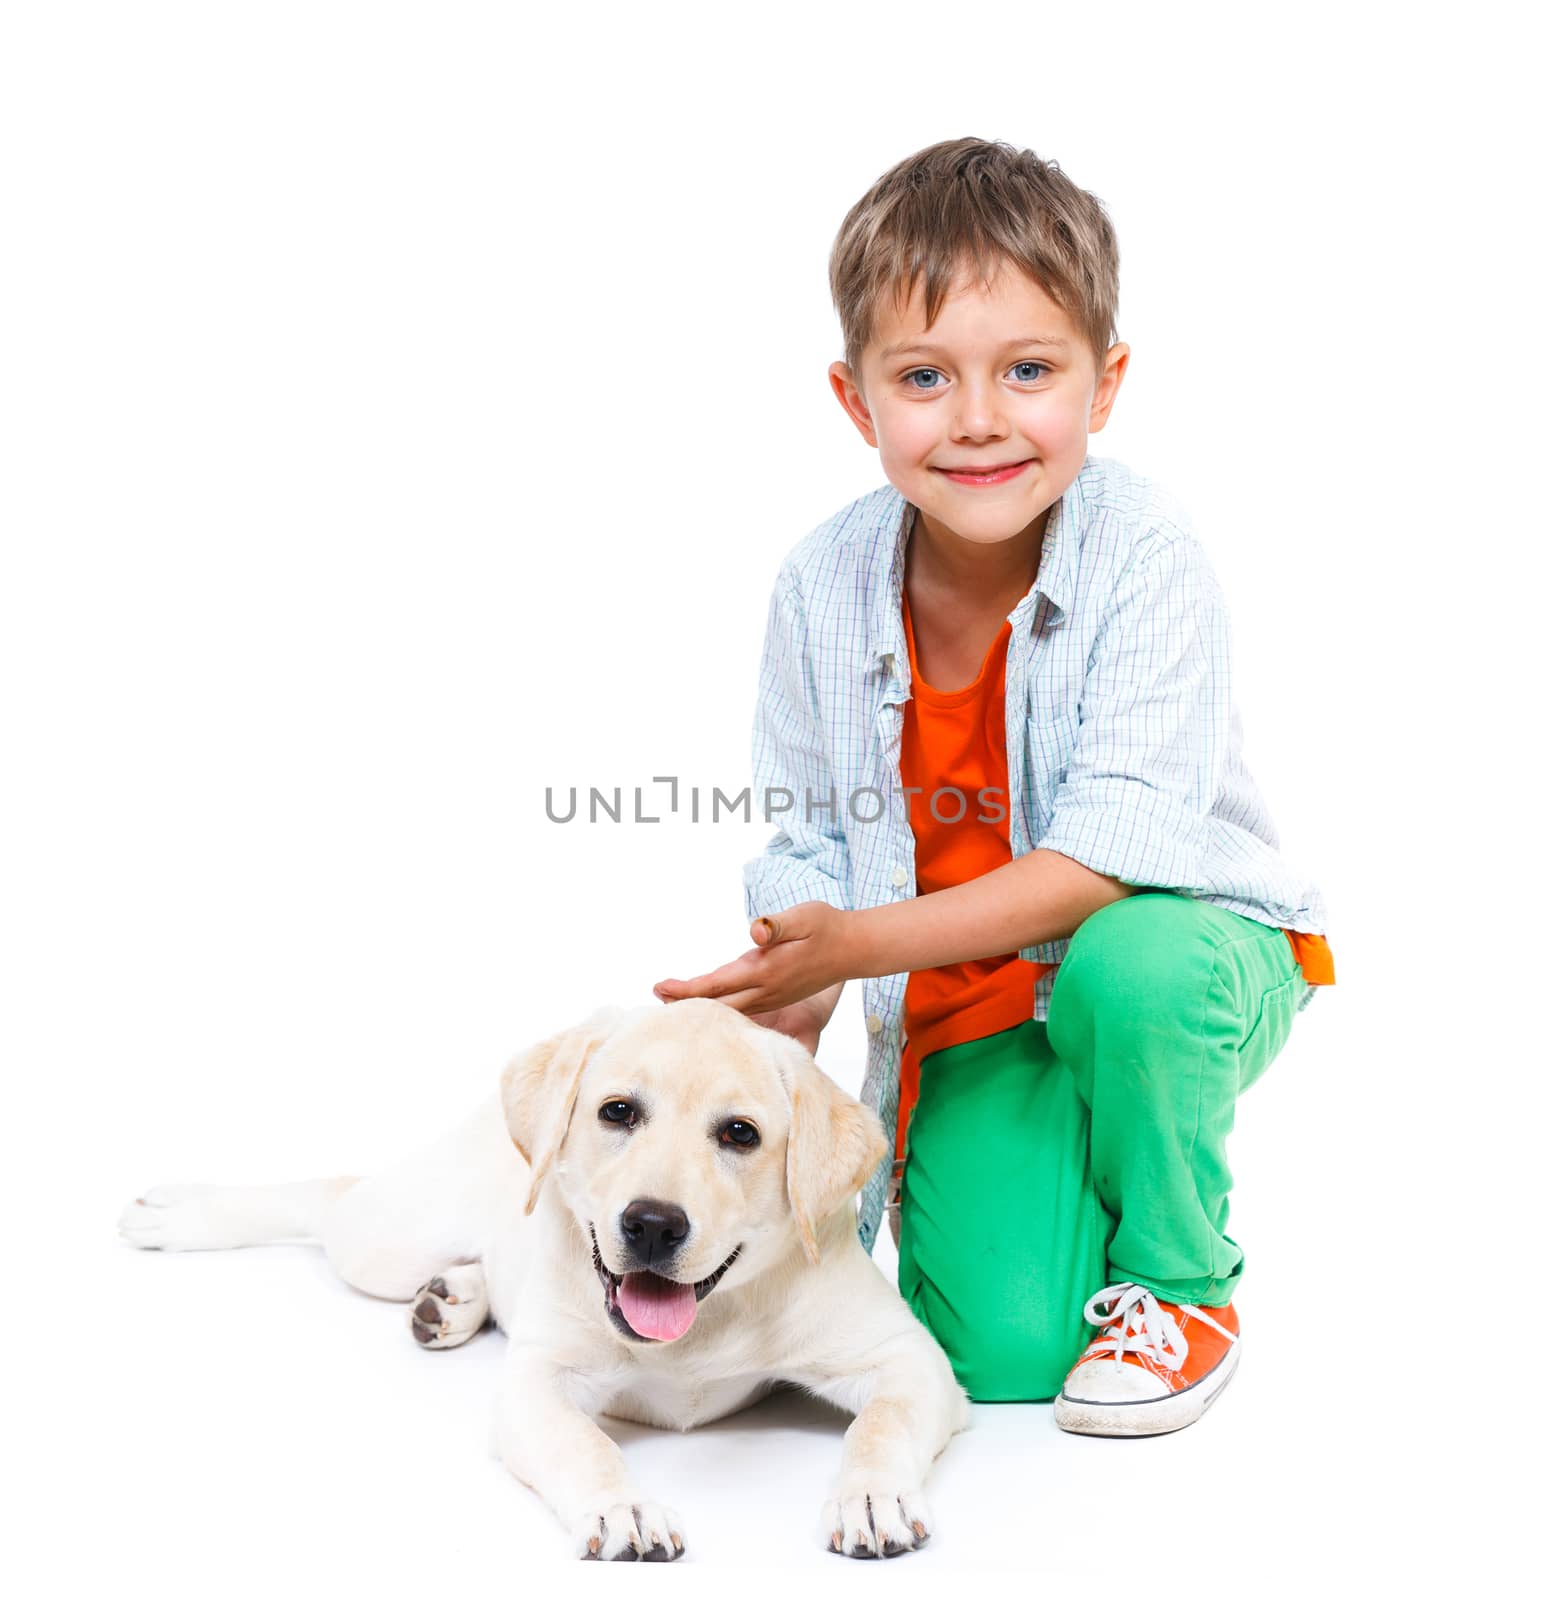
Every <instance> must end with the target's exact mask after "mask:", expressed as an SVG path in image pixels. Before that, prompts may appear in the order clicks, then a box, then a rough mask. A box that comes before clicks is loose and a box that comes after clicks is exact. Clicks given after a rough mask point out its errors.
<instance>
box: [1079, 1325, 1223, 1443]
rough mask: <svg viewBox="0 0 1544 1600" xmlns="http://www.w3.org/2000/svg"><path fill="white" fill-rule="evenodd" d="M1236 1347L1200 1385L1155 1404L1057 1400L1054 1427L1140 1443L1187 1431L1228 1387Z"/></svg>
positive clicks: (1157, 1400) (1146, 1401) (1144, 1401)
mask: <svg viewBox="0 0 1544 1600" xmlns="http://www.w3.org/2000/svg"><path fill="white" fill-rule="evenodd" d="M1238 1351H1239V1347H1238V1344H1237V1343H1234V1344H1231V1345H1229V1347H1228V1353H1227V1354H1226V1355H1225V1356H1224V1357H1223V1358H1222V1360H1221V1361H1219V1362H1218V1363H1217V1365H1216V1366H1215V1367H1213V1368H1212V1370H1211V1371H1210V1372H1208V1373H1207V1375H1206V1376H1205V1377H1204V1378H1202V1379H1201V1380H1200V1381H1199V1382H1197V1383H1193V1384H1191V1385H1190V1387H1189V1388H1188V1389H1181V1390H1180V1392H1179V1393H1178V1394H1166V1395H1160V1396H1159V1397H1158V1398H1157V1399H1154V1400H1069V1399H1068V1398H1067V1393H1066V1391H1065V1390H1063V1391H1062V1392H1061V1393H1060V1394H1059V1395H1057V1397H1056V1404H1055V1408H1054V1415H1055V1417H1056V1425H1057V1427H1059V1428H1064V1429H1066V1431H1067V1432H1068V1433H1096V1434H1101V1435H1103V1436H1104V1437H1106V1438H1111V1439H1139V1438H1141V1437H1142V1436H1143V1435H1145V1434H1151V1433H1173V1432H1175V1431H1176V1430H1177V1429H1179V1428H1188V1427H1189V1426H1190V1424H1191V1423H1192V1422H1194V1421H1195V1420H1196V1419H1197V1418H1198V1417H1199V1416H1200V1415H1201V1413H1202V1412H1203V1411H1205V1410H1206V1408H1207V1407H1208V1406H1209V1405H1210V1404H1211V1403H1212V1401H1214V1400H1215V1399H1216V1398H1217V1396H1218V1395H1220V1394H1221V1393H1222V1391H1223V1390H1224V1389H1226V1388H1227V1386H1228V1380H1229V1379H1230V1378H1231V1377H1232V1376H1233V1374H1234V1373H1235V1372H1236V1371H1237V1370H1238Z"/></svg>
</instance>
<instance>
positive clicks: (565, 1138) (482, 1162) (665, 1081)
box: [119, 1000, 969, 1560]
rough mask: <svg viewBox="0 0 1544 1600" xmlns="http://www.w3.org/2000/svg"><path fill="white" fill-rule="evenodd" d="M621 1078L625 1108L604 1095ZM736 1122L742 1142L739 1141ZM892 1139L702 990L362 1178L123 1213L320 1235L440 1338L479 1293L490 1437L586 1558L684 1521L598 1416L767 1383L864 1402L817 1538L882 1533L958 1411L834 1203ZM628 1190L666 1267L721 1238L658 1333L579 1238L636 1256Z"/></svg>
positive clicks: (799, 1056) (649, 1555)
mask: <svg viewBox="0 0 1544 1600" xmlns="http://www.w3.org/2000/svg"><path fill="white" fill-rule="evenodd" d="M618 1100H621V1101H626V1102H628V1103H629V1104H630V1105H631V1106H632V1107H633V1108H634V1110H635V1112H636V1116H635V1117H634V1119H633V1122H632V1125H631V1126H620V1125H618V1123H616V1122H614V1121H607V1120H605V1119H604V1118H602V1116H601V1115H600V1112H601V1108H602V1107H603V1106H605V1105H607V1104H608V1103H610V1102H614V1101H618ZM732 1122H741V1123H749V1124H750V1125H751V1126H752V1127H754V1128H755V1130H756V1131H757V1133H758V1134H759V1142H758V1143H757V1144H756V1145H755V1146H754V1147H752V1148H742V1147H740V1146H739V1145H738V1144H736V1143H734V1142H732V1140H731V1139H730V1138H728V1137H727V1136H726V1133H725V1130H726V1129H727V1127H728V1125H729V1124H730V1123H732ZM741 1136H742V1137H743V1132H742V1135H741ZM886 1150H887V1147H886V1141H885V1138H884V1135H883V1132H882V1131H881V1129H880V1126H879V1121H878V1119H877V1118H876V1117H875V1115H874V1113H873V1112H872V1111H870V1110H869V1109H868V1108H867V1107H866V1106H864V1105H861V1104H860V1103H859V1102H858V1101H856V1100H854V1099H853V1098H852V1096H851V1095H848V1094H845V1093H844V1092H843V1091H842V1090H841V1089H840V1088H839V1087H838V1086H837V1085H836V1084H835V1083H833V1082H832V1081H831V1079H830V1078H828V1077H827V1076H826V1075H825V1074H824V1073H823V1072H821V1071H820V1069H819V1068H818V1067H817V1066H816V1065H815V1062H814V1059H813V1058H812V1057H811V1056H810V1054H809V1052H808V1051H807V1050H806V1049H805V1048H804V1047H803V1046H802V1045H800V1044H799V1043H798V1042H797V1041H795V1040H793V1039H790V1038H787V1037H786V1036H784V1035H782V1034H778V1033H775V1032H773V1031H771V1030H770V1029H767V1028H763V1027H761V1026H760V1025H759V1024H757V1023H755V1022H753V1021H751V1020H750V1019H749V1018H747V1017H744V1016H742V1015H741V1014H740V1013H739V1012H737V1011H735V1010H734V1009H733V1008H732V1007H729V1006H726V1005H722V1004H720V1003H719V1002H718V1001H714V1000H680V1001H676V1002H674V1003H673V1004H671V1005H667V1006H656V1007H643V1008H636V1009H631V1010H624V1009H623V1008H620V1007H614V1006H613V1007H606V1008H604V1009H603V1010H601V1011H598V1012H596V1013H595V1014H594V1015H593V1016H591V1017H589V1018H588V1019H587V1020H586V1021H585V1022H583V1023H581V1024H579V1025H578V1026H577V1027H574V1028H570V1029H567V1030H565V1031H564V1032H562V1033H560V1034H558V1035H556V1036H555V1037H553V1038H550V1039H547V1040H545V1041H543V1042H542V1043H540V1044H537V1045H535V1046H533V1047H531V1048H530V1049H528V1050H525V1051H523V1052H522V1053H521V1054H519V1055H518V1056H516V1057H515V1059H514V1060H513V1061H512V1062H511V1063H510V1064H509V1066H508V1067H507V1068H506V1069H505V1071H504V1074H503V1078H502V1081H501V1093H500V1096H499V1097H497V1098H495V1097H490V1098H489V1100H488V1101H487V1102H486V1103H485V1104H483V1105H482V1106H480V1107H479V1108H478V1110H477V1111H476V1112H475V1113H474V1114H473V1115H472V1116H471V1117H469V1118H468V1119H467V1120H466V1121H465V1122H464V1123H463V1124H462V1125H461V1126H460V1127H458V1128H457V1129H455V1130H454V1131H453V1132H452V1133H451V1134H449V1135H448V1136H447V1137H445V1138H444V1139H441V1140H440V1141H438V1142H437V1143H435V1144H433V1145H431V1146H430V1147H429V1148H428V1149H426V1150H424V1151H422V1152H421V1153H420V1154H418V1155H416V1156H414V1157H412V1158H411V1159H409V1160H407V1161H404V1162H401V1163H399V1164H398V1165H396V1166H394V1167H392V1168H390V1169H388V1170H386V1171H384V1172H382V1173H380V1174H378V1175H376V1176H374V1177H369V1178H334V1179H324V1180H319V1181H316V1182H311V1183H300V1184H282V1185H273V1186H268V1187H259V1188H210V1187H205V1186H200V1187H194V1188H188V1187H181V1188H164V1189H156V1190H151V1191H149V1192H148V1193H147V1194H146V1195H145V1196H144V1197H143V1198H142V1199H140V1200H136V1201H134V1202H132V1203H131V1204H130V1205H129V1206H128V1207H126V1208H125V1210H124V1213H123V1216H122V1218H121V1219H120V1224H119V1226H120V1230H121V1232H122V1233H123V1235H124V1237H125V1238H127V1239H128V1240H129V1241H130V1242H131V1243H133V1244H136V1245H139V1246H141V1247H145V1248H160V1249H222V1248H228V1247H230V1246H233V1245H246V1244H259V1243H266V1242H273V1241H279V1240H285V1239H297V1238H319V1239H320V1240H321V1242H322V1244H323V1246H324V1248H325V1249H326V1252H327V1255H328V1258H329V1259H330V1260H331V1262H332V1264H333V1265H334V1266H335V1267H336V1268H337V1270H338V1272H339V1273H340V1274H341V1275H342V1277H343V1278H344V1279H345V1280H346V1281H347V1282H349V1283H351V1284H353V1285H354V1286H355V1287H356V1288H358V1289H362V1290H363V1291H365V1292H366V1293H367V1294H372V1295H377V1296H380V1297H383V1298H385V1299H389V1300H413V1301H414V1302H415V1308H414V1312H413V1316H414V1317H415V1319H416V1326H415V1332H416V1334H417V1336H418V1338H419V1339H420V1340H421V1341H424V1340H427V1341H428V1342H430V1343H432V1344H434V1345H438V1346H450V1345H454V1344H457V1343H461V1342H463V1341H464V1340H465V1339H467V1338H470V1337H471V1335H472V1334H473V1333H474V1332H476V1330H477V1328H478V1326H479V1325H480V1324H481V1323H482V1321H483V1320H484V1318H485V1317H486V1316H488V1315H491V1316H492V1317H493V1318H494V1320H495V1321H496V1322H497V1323H498V1324H499V1325H500V1326H501V1327H502V1328H503V1329H504V1330H505V1332H506V1333H507V1334H508V1336H509V1349H508V1356H507V1366H506V1369H505V1373H504V1377H503V1381H502V1383H501V1386H500V1390H499V1394H498V1399H497V1403H496V1410H495V1419H494V1437H495V1441H496V1446H497V1449H498V1451H499V1453H500V1454H501V1455H502V1457H503V1460H504V1462H505V1463H506V1465H507V1466H508V1467H509V1469H510V1471H511V1472H513V1473H514V1474H515V1476H516V1477H517V1478H519V1479H520V1480H521V1481H522V1482H524V1483H526V1484H529V1485H530V1486H531V1487H532V1488H533V1489H535V1490H536V1491H537V1493H538V1494H540V1495H541V1496H542V1498H543V1499H544V1500H546V1502H547V1504H548V1505H549V1506H550V1507H551V1508H552V1510H553V1511H554V1512H555V1513H556V1514H557V1516H558V1517H559V1518H560V1520H561V1521H562V1522H563V1524H564V1525H565V1527H566V1528H567V1529H568V1530H569V1532H570V1534H571V1535H572V1536H573V1538H574V1540H575V1544H576V1549H577V1553H578V1554H580V1555H582V1556H585V1557H599V1558H600V1559H606V1560H609V1559H638V1558H639V1557H642V1558H643V1559H645V1560H671V1559H674V1557H675V1556H676V1555H678V1554H679V1553H680V1551H681V1550H682V1549H683V1548H684V1543H685V1540H684V1536H683V1534H682V1531H681V1519H680V1517H679V1516H678V1515H677V1514H676V1512H675V1511H673V1510H672V1509H671V1508H670V1507H668V1506H664V1505H661V1504H659V1503H658V1502H655V1501H651V1500H648V1499H646V1498H645V1497H644V1495H643V1494H642V1493H641V1492H640V1491H639V1490H638V1489H637V1488H636V1487H635V1485H634V1484H633V1482H632V1479H631V1477H630V1475H629V1473H628V1470H627V1466H626V1463H625V1462H624V1460H623V1457H622V1453H621V1451H620V1450H619V1449H618V1447H617V1445H616V1444H615V1443H614V1442H613V1440H612V1439H610V1438H609V1437H608V1436H607V1434H605V1433H604V1432H603V1431H602V1430H601V1429H600V1427H598V1426H597V1424H596V1423H595V1421H594V1420H593V1418H594V1417H595V1415H596V1414H598V1413H601V1412H605V1413H608V1414H609V1415H611V1416H615V1417H624V1418H628V1419H631V1420H634V1421H638V1422H645V1423H651V1424H654V1425H655V1426H658V1427H667V1428H682V1429H685V1428H691V1427H694V1426H695V1425H697V1424H699V1423H703V1422H708V1421H711V1420H712V1419H713V1418H715V1417H722V1416H726V1415H727V1414H729V1413H730V1412H733V1411H737V1410H739V1409H741V1408H742V1407H744V1406H746V1405H749V1404H751V1403H752V1402H753V1401H754V1400H756V1399H758V1398H760V1397H761V1396H762V1395H763V1394H764V1393H766V1391H767V1390H768V1389H769V1388H770V1387H771V1386H772V1384H773V1383H775V1382H778V1381H784V1382H789V1383H793V1384H797V1385H800V1386H802V1387H804V1388H806V1389H808V1390H810V1391H811V1392H812V1393H814V1394H817V1395H820V1396H822V1397H823V1398H825V1399H826V1400H829V1401H832V1402H833V1403H835V1404H836V1405H838V1406H840V1407H841V1408H843V1409H844V1410H848V1411H852V1412H855V1413H856V1418H855V1420H854V1422H853V1423H852V1425H851V1427H850V1428H849V1429H848V1430H847V1434H846V1437H845V1441H844V1446H843V1452H842V1462H841V1468H840V1471H839V1472H838V1475H837V1478H836V1481H835V1484H834V1486H833V1488H832V1490H831V1493H830V1496H829V1497H828V1499H827V1500H826V1502H825V1504H824V1506H823V1507H822V1509H821V1514H820V1522H819V1537H820V1539H821V1541H822V1542H823V1543H824V1544H826V1545H827V1546H828V1547H829V1548H831V1549H834V1550H840V1551H842V1552H843V1553H845V1554H847V1555H854V1556H873V1555H894V1554H899V1553H901V1552H903V1551H906V1550H910V1549H914V1548H915V1547H916V1546H917V1545H919V1544H920V1543H921V1542H922V1541H923V1540H924V1539H926V1538H927V1537H928V1536H929V1534H930V1533H931V1531H932V1528H933V1519H932V1515H931V1512H930V1511H929V1509H928V1507H927V1503H926V1501H925V1499H924V1497H923V1493H922V1483H923V1479H924V1477H925V1476H926V1474H927V1470H928V1467H929V1465H930V1463H931V1462H932V1460H933V1459H934V1457H935V1456H937V1454H938V1453H939V1452H940V1451H941V1450H942V1449H943V1448H944V1446H945V1445H946V1444H947V1443H948V1441H949V1439H950V1438H951V1437H952V1435H953V1434H954V1433H956V1432H957V1431H958V1430H959V1429H961V1428H963V1427H965V1426H966V1425H967V1419H968V1414H969V1406H968V1402H967V1399H966V1396H965V1393H964V1391H963V1390H962V1389H961V1388H960V1386H959V1384H958V1383H957V1382H956V1381H955V1378H954V1374H953V1372H952V1370H951V1369H950V1366H949V1361H948V1358H947V1357H946V1355H945V1354H944V1352H943V1350H942V1349H941V1348H940V1347H939V1345H938V1344H937V1342H936V1341H935V1340H934V1339H933V1337H932V1336H931V1334H929V1333H928V1331H927V1330H926V1329H925V1328H924V1327H923V1325H922V1323H921V1322H920V1321H918V1319H917V1318H916V1317H915V1316H914V1315H913V1313H912V1312H911V1310H910V1308H909V1307H908V1306H907V1305H906V1303H905V1302H904V1301H903V1300H902V1299H901V1297H900V1295H899V1294H897V1292H896V1290H895V1288H894V1286H893V1285H892V1284H891V1283H890V1282H889V1281H888V1280H887V1279H886V1278H885V1277H884V1275H883V1274H882V1273H881V1272H880V1270H879V1268H878V1267H877V1266H876V1265H875V1263H874V1262H873V1261H872V1260H871V1259H870V1258H869V1256H868V1255H867V1253H866V1252H865V1251H864V1249H863V1246H862V1244H861V1243H860V1242H859V1240H858V1235H857V1225H856V1218H855V1215H854V1211H853V1207H852V1206H851V1204H850V1201H851V1198H852V1196H853V1194H854V1193H855V1192H856V1191H857V1189H858V1188H859V1187H861V1185H862V1184H863V1182H864V1181H865V1179H866V1178H867V1177H868V1175H869V1174H870V1173H871V1172H872V1171H873V1169H874V1167H875V1165H876V1164H877V1163H878V1161H880V1160H881V1159H883V1157H884V1155H885V1154H886ZM639 1199H649V1200H653V1201H656V1202H658V1201H663V1202H666V1203H668V1204H672V1205H675V1206H679V1207H680V1208H681V1210H682V1211H683V1212H684V1213H685V1215H686V1218H687V1219H689V1223H690V1229H689V1232H688V1234H687V1236H686V1237H685V1239H684V1240H683V1241H682V1244H681V1247H680V1251H679V1255H678V1256H676V1255H672V1257H671V1259H670V1261H669V1264H668V1268H667V1271H668V1275H669V1276H671V1277H673V1278H675V1279H677V1280H678V1281H682V1282H693V1283H699V1282H700V1281H701V1280H702V1279H704V1278H707V1277H708V1276H709V1275H710V1274H712V1273H713V1272H714V1271H715V1270H716V1269H717V1268H718V1267H719V1266H720V1265H721V1264H722V1263H724V1262H725V1261H726V1260H727V1259H728V1258H729V1257H730V1256H731V1255H732V1254H733V1260H732V1262H731V1264H730V1265H729V1267H728V1269H727V1271H726V1272H725V1273H724V1275H723V1276H722V1278H721V1279H720V1280H719V1281H718V1283H717V1284H716V1286H715V1287H714V1288H713V1289H712V1290H711V1291H710V1292H709V1293H708V1294H707V1295H706V1297H705V1298H703V1299H702V1300H700V1301H699V1302H698V1304H697V1314H696V1318H695V1321H694V1322H693V1324H692V1326H691V1327H690V1328H689V1329H688V1330H687V1331H686V1333H685V1334H683V1335H682V1336H681V1337H680V1338H678V1339H675V1340H673V1341H669V1342H649V1341H642V1340H639V1339H637V1338H635V1337H632V1336H630V1335H629V1334H628V1333H627V1332H626V1330H625V1329H623V1328H619V1327H618V1326H617V1325H616V1323H615V1322H614V1320H613V1318H612V1316H611V1314H610V1313H608V1311H607V1309H606V1303H605V1302H606V1295H605V1290H604V1287H603V1284H602V1280H601V1277H600V1275H599V1273H598V1271H597V1268H596V1265H595V1261H594V1257H593V1255H592V1244H591V1238H590V1233H589V1225H590V1224H593V1226H594V1230H595V1239H596V1243H597V1244H598V1247H599V1250H600V1253H601V1256H602V1260H603V1261H604V1263H605V1264H606V1267H607V1270H608V1271H611V1272H617V1273H620V1272H622V1271H623V1270H624V1268H628V1267H632V1266H634V1265H636V1264H637V1257H636V1255H635V1254H629V1247H630V1245H632V1246H636V1240H629V1239H628V1238H627V1237H626V1236H624V1233H623V1231H622V1228H621V1217H622V1213H623V1212H624V1210H625V1209H626V1207H627V1206H628V1205H629V1204H630V1203H631V1202H633V1201H635V1200H639ZM538 1202H541V1203H538ZM736 1251H738V1253H735V1252H736ZM426 1288H427V1289H428V1290H429V1291H432V1292H430V1293H429V1294H428V1295H427V1298H426V1296H425V1290H426Z"/></svg>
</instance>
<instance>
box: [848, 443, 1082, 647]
mask: <svg viewBox="0 0 1544 1600" xmlns="http://www.w3.org/2000/svg"><path fill="white" fill-rule="evenodd" d="M1091 470H1092V469H1091V466H1090V463H1089V462H1088V461H1085V462H1084V464H1083V469H1082V471H1081V472H1079V473H1078V475H1077V477H1076V478H1074V479H1073V480H1072V482H1071V484H1070V485H1068V487H1067V490H1066V492H1065V493H1064V494H1063V495H1062V497H1061V498H1060V499H1059V500H1057V501H1056V502H1055V504H1054V505H1052V507H1051V514H1050V516H1049V517H1048V518H1047V519H1046V524H1045V539H1044V542H1043V543H1042V545H1041V547H1040V570H1039V572H1037V573H1036V574H1035V581H1034V582H1033V583H1032V584H1031V585H1030V587H1029V591H1028V593H1027V594H1025V596H1024V598H1023V599H1022V600H1020V601H1019V603H1018V604H1017V605H1016V606H1015V607H1014V608H1013V610H1012V611H1010V612H1009V613H1008V615H1009V618H1010V619H1011V620H1012V621H1013V623H1014V626H1015V627H1017V626H1018V623H1019V620H1020V619H1021V618H1022V617H1023V616H1025V615H1026V614H1029V613H1032V612H1033V610H1034V607H1035V605H1036V603H1037V600H1038V598H1039V596H1041V595H1044V596H1045V598H1046V600H1047V601H1048V602H1049V604H1050V606H1051V610H1052V612H1053V613H1054V616H1055V619H1056V620H1060V619H1061V618H1062V617H1063V616H1065V615H1066V613H1067V611H1068V609H1069V607H1070V606H1071V605H1072V600H1073V596H1074V595H1075V594H1076V593H1077V587H1078V556H1079V554H1080V552H1081V550H1082V545H1083V529H1084V522H1085V519H1086V517H1087V497H1086V495H1085V493H1084V488H1083V480H1084V478H1085V476H1087V475H1088V474H1089V472H1090V471H1091ZM916 515H917V508H916V506H914V505H913V504H912V503H911V501H909V500H908V499H906V497H905V496H904V495H903V494H902V493H901V492H900V490H899V489H892V490H891V491H890V492H889V494H887V495H886V496H885V497H884V498H883V499H882V500H881V502H880V512H879V528H878V537H877V538H876V539H875V543H874V579H875V584H874V590H875V601H876V603H875V604H874V605H873V606H871V607H870V609H869V653H868V664H869V666H870V667H875V666H878V665H879V664H880V663H881V662H882V661H883V660H884V658H885V657H886V656H894V657H895V658H896V659H897V660H902V659H904V658H905V655H906V631H905V623H904V622H903V620H902V618H901V590H902V587H903V585H904V582H905V577H906V540H907V538H908V537H909V536H910V533H911V529H912V524H913V523H914V522H915V520H916Z"/></svg>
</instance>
